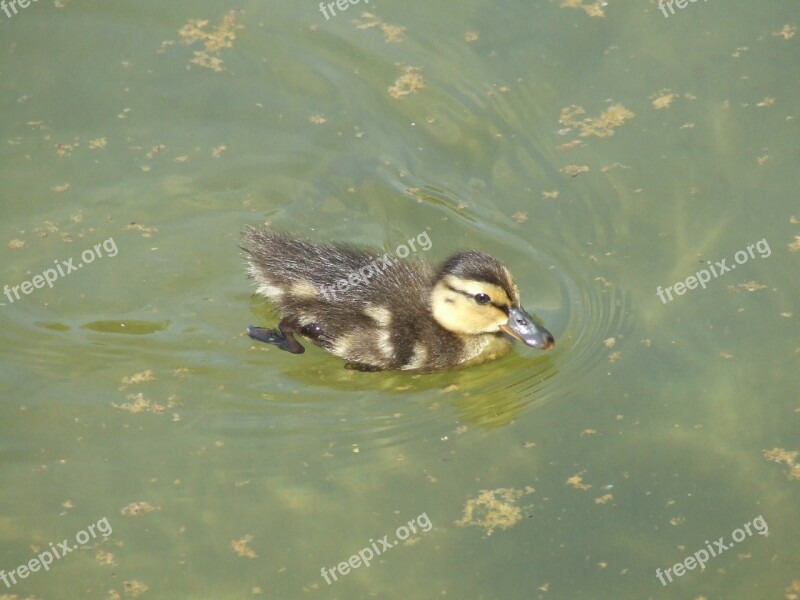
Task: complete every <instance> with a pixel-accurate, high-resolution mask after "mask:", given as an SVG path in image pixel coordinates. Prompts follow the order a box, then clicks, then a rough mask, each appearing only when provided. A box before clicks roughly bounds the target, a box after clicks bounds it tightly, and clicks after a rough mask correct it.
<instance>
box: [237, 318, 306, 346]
mask: <svg viewBox="0 0 800 600" xmlns="http://www.w3.org/2000/svg"><path fill="white" fill-rule="evenodd" d="M294 331H295V330H294V324H293V322H291V321H289V320H288V319H283V320H282V321H281V322H280V323H278V328H277V329H265V328H263V327H254V326H252V325H251V326H250V327H248V328H247V335H249V336H250V337H251V338H252V339H254V340H258V341H259V342H264V343H265V344H273V345H274V346H277V347H278V348H280V349H281V350H285V351H286V352H291V353H292V354H302V353H303V352H305V351H306V349H305V348H303V346H302V345H301V344H300V342H298V341H297V340H296V339H295V337H294Z"/></svg>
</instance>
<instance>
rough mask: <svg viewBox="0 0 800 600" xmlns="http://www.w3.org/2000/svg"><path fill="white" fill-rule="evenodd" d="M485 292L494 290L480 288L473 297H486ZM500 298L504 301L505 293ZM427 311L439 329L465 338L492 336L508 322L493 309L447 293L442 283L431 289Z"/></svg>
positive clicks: (444, 283)
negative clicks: (429, 309) (476, 295)
mask: <svg viewBox="0 0 800 600" xmlns="http://www.w3.org/2000/svg"><path fill="white" fill-rule="evenodd" d="M489 288H495V289H496V288H497V286H491V285H484V286H483V287H482V288H481V290H480V291H476V292H475V293H476V294H478V293H484V294H486V293H489V292H487V291H486V290H487V289H489ZM457 289H462V288H457ZM503 297H505V298H508V296H506V295H505V292H503ZM492 301H494V298H492ZM431 311H432V312H433V317H434V318H435V319H436V321H437V322H438V323H439V324H440V325H441V326H442V327H444V328H445V329H447V330H448V331H452V332H454V333H461V334H468V335H476V334H480V333H494V332H496V331H499V330H500V325H503V324H505V323H506V322H508V316H507V315H506V314H505V313H504V312H503V311H502V310H500V309H499V308H497V307H496V306H492V305H491V304H482V305H481V304H476V303H475V301H474V300H473V299H472V298H470V297H467V296H464V295H463V294H459V293H457V292H453V291H452V290H450V289H448V288H447V283H446V282H439V283H438V284H436V287H435V288H434V289H433V292H432V293H431Z"/></svg>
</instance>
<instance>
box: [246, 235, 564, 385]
mask: <svg viewBox="0 0 800 600" xmlns="http://www.w3.org/2000/svg"><path fill="white" fill-rule="evenodd" d="M243 240H244V245H245V247H244V248H243V250H245V251H246V252H247V269H248V271H249V274H250V276H251V277H252V279H253V280H255V283H256V284H257V286H258V289H257V293H258V294H260V295H262V296H264V297H265V298H267V299H268V300H270V301H271V302H272V303H273V304H274V305H275V307H276V308H277V309H278V311H279V313H280V314H281V321H280V322H279V323H278V327H277V329H264V328H261V327H249V328H248V335H249V336H250V337H251V338H253V339H255V340H259V341H261V342H266V343H268V344H273V345H275V346H277V347H278V348H280V349H281V350H285V351H287V352H291V353H293V354H302V353H303V352H304V351H305V348H304V347H303V346H302V345H301V344H300V342H299V341H298V340H297V339H296V338H295V337H294V336H295V334H299V335H301V336H303V337H304V338H306V339H308V340H310V341H311V342H312V343H314V344H316V345H318V346H320V347H322V348H324V349H325V350H327V351H328V352H330V353H331V354H334V355H335V356H338V357H340V358H343V359H344V360H345V361H347V363H346V364H345V367H346V368H350V369H357V370H361V371H382V370H402V371H412V372H413V371H417V372H430V371H439V370H444V369H452V368H456V367H462V366H467V365H473V364H478V363H481V362H484V361H487V360H493V359H495V358H498V357H500V356H502V355H503V354H505V353H506V352H508V351H509V349H510V347H511V337H513V338H516V339H518V340H520V341H522V342H523V343H525V344H527V345H528V346H533V347H534V348H540V349H547V348H552V347H553V345H554V343H555V340H554V338H553V336H552V335H551V334H550V332H549V331H547V330H546V329H545V328H544V327H541V326H539V325H537V324H536V323H534V321H533V319H532V318H531V316H530V315H529V314H528V313H527V312H526V311H525V310H524V309H523V308H522V306H521V304H520V298H519V290H518V288H517V286H516V284H515V283H514V280H513V279H512V277H511V274H510V273H509V272H508V269H507V268H506V267H505V266H503V264H502V263H500V261H498V260H497V259H495V258H493V257H492V256H490V255H488V254H486V253H484V252H477V251H473V250H468V251H461V252H457V253H455V254H453V255H452V256H450V258H448V259H447V260H446V261H445V262H444V263H443V264H442V265H441V266H440V267H439V268H438V270H432V269H431V268H430V267H428V266H427V265H424V264H411V263H406V262H402V261H399V260H397V259H395V258H394V257H391V256H390V255H389V254H384V255H383V256H382V257H377V258H376V255H375V254H374V253H371V252H369V251H367V250H364V249H360V248H356V247H353V246H349V245H346V244H317V243H315V242H312V241H309V240H306V239H302V238H297V237H293V236H290V235H287V234H284V233H278V232H276V231H272V230H270V229H259V228H255V227H247V228H245V230H244V232H243Z"/></svg>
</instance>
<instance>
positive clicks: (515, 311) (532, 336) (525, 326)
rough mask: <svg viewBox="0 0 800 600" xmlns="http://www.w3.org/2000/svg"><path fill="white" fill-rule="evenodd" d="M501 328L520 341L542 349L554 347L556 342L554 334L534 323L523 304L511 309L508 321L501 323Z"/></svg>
mask: <svg viewBox="0 0 800 600" xmlns="http://www.w3.org/2000/svg"><path fill="white" fill-rule="evenodd" d="M500 329H502V330H503V331H505V332H506V333H507V334H508V335H510V336H512V337H515V338H517V339H518V340H519V341H520V342H522V343H524V344H527V345H528V346H533V347H534V348H539V349H541V350H547V349H548V348H552V347H553V346H554V345H555V343H556V340H555V338H553V336H552V334H551V333H550V332H549V331H547V329H545V328H544V327H540V326H539V325H537V324H536V323H534V322H533V319H532V318H531V316H530V315H529V314H528V313H527V312H525V309H524V308H522V307H521V306H520V307H519V308H512V309H511V310H510V311H509V313H508V323H506V324H505V325H501V326H500Z"/></svg>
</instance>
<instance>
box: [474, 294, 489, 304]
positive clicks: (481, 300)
mask: <svg viewBox="0 0 800 600" xmlns="http://www.w3.org/2000/svg"><path fill="white" fill-rule="evenodd" d="M474 298H475V302H477V303H478V304H488V303H489V302H491V301H492V299H491V298H489V294H475V296H474Z"/></svg>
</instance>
